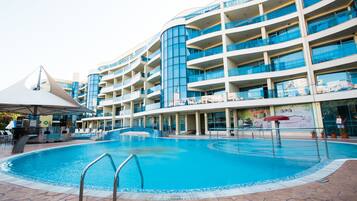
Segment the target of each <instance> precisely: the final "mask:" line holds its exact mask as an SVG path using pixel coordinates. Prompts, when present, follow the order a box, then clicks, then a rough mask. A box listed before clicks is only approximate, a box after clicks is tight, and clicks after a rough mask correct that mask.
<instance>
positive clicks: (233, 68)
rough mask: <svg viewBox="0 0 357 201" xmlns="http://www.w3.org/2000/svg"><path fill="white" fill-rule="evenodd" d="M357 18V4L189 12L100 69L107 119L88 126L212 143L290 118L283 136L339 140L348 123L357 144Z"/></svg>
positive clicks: (248, 4) (319, 1) (217, 6)
mask: <svg viewBox="0 0 357 201" xmlns="http://www.w3.org/2000/svg"><path fill="white" fill-rule="evenodd" d="M356 16H357V2H356V1H351V0H228V1H227V0H226V1H216V2H214V3H212V4H210V5H208V6H206V7H203V8H199V9H193V10H189V11H185V12H182V13H181V14H179V15H178V16H176V17H175V18H173V19H172V20H170V21H169V22H168V23H167V24H166V25H165V26H164V27H163V28H162V30H161V31H160V33H159V34H157V35H155V36H154V37H152V38H151V39H149V40H147V41H145V42H144V43H142V44H139V45H138V46H136V47H135V48H133V49H132V50H130V51H128V52H126V53H125V54H123V55H122V56H120V57H119V58H117V59H115V60H113V61H111V62H108V63H105V64H103V65H100V66H99V67H98V71H99V74H100V75H98V79H100V78H99V77H101V79H100V81H98V82H99V83H98V84H99V87H100V88H101V90H100V92H99V93H98V98H100V99H102V100H101V101H100V103H99V105H98V106H97V109H98V110H100V111H103V112H102V113H100V114H99V115H97V116H95V117H88V118H83V119H82V123H83V125H82V126H83V128H99V129H100V128H101V129H105V130H112V129H118V128H121V127H151V128H155V129H159V130H161V131H163V132H169V133H172V134H196V135H203V134H207V133H208V131H209V130H213V129H222V130H225V129H226V128H242V127H244V128H246V127H250V128H251V127H253V128H265V127H270V126H271V125H269V123H267V122H264V121H263V119H264V117H266V116H272V115H285V116H289V117H290V120H289V121H286V122H282V123H281V127H287V128H312V127H318V128H322V127H324V128H326V129H327V132H334V130H335V129H336V117H337V116H338V115H340V116H341V117H342V118H343V123H344V124H345V126H346V129H347V132H348V133H349V135H357V126H356V125H357V90H356V89H357V54H356V53H357V46H356V43H357V17H356ZM129 31H130V30H129ZM138 40H140V39H138ZM88 86H89V84H88ZM93 96H94V95H93ZM88 105H89V104H88ZM226 133H228V132H226V131H222V134H226Z"/></svg>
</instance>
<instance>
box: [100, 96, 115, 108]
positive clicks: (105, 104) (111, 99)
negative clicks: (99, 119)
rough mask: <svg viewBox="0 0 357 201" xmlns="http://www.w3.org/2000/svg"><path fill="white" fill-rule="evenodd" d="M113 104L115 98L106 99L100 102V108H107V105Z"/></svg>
mask: <svg viewBox="0 0 357 201" xmlns="http://www.w3.org/2000/svg"><path fill="white" fill-rule="evenodd" d="M112 104H113V98H106V99H104V100H101V101H100V102H99V105H100V106H107V105H112Z"/></svg>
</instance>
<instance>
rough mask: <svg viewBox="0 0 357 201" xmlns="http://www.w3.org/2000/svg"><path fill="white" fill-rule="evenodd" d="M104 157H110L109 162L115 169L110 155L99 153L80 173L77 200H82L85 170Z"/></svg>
mask: <svg viewBox="0 0 357 201" xmlns="http://www.w3.org/2000/svg"><path fill="white" fill-rule="evenodd" d="M104 157H108V158H109V159H110V162H111V164H112V167H113V170H114V171H115V170H116V167H115V163H114V160H113V158H112V156H111V155H110V154H108V153H104V154H102V155H100V156H99V157H98V158H96V159H95V160H93V161H92V162H91V163H89V164H88V165H87V166H86V167H85V168H84V170H83V172H82V174H81V181H80V187H79V201H83V190H84V178H85V176H86V174H87V171H88V169H89V168H90V167H92V166H93V165H94V164H96V163H97V162H98V161H100V160H101V159H103V158H104Z"/></svg>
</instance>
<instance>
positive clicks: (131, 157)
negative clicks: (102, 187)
mask: <svg viewBox="0 0 357 201" xmlns="http://www.w3.org/2000/svg"><path fill="white" fill-rule="evenodd" d="M133 158H134V159H135V162H136V166H137V167H138V171H139V174H140V178H141V189H143V188H144V176H143V172H142V171H141V167H140V163H139V159H138V157H137V156H136V155H135V154H130V156H129V157H128V158H126V159H125V161H123V162H122V163H121V164H120V165H119V167H118V169H117V170H116V171H115V175H114V185H113V201H116V200H117V190H118V186H119V173H120V171H121V170H122V169H123V167H124V166H125V165H126V164H127V163H128V162H129V161H130V160H131V159H133Z"/></svg>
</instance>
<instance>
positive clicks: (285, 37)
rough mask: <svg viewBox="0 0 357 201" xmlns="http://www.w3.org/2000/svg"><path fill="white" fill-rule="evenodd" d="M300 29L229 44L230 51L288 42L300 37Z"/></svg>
mask: <svg viewBox="0 0 357 201" xmlns="http://www.w3.org/2000/svg"><path fill="white" fill-rule="evenodd" d="M300 36H301V33H300V30H299V29H298V30H296V31H292V32H287V33H284V34H281V35H278V36H273V37H269V38H265V39H256V40H250V41H246V42H242V43H236V44H231V45H228V46H227V50H228V51H234V50H241V49H248V48H254V47H261V46H265V45H274V44H277V43H282V42H287V41H290V40H293V39H296V38H300Z"/></svg>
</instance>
